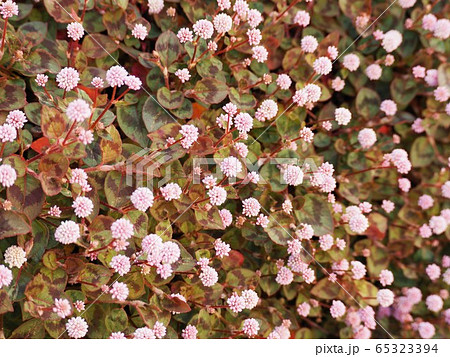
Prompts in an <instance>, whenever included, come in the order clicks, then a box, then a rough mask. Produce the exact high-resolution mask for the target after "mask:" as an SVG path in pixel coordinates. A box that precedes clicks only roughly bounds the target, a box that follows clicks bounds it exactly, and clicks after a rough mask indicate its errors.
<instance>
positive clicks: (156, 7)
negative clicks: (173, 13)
mask: <svg viewBox="0 0 450 357" xmlns="http://www.w3.org/2000/svg"><path fill="white" fill-rule="evenodd" d="M163 8H164V0H148V13H149V14H150V15H152V14H159V13H160V12H161V10H162V9H163Z"/></svg>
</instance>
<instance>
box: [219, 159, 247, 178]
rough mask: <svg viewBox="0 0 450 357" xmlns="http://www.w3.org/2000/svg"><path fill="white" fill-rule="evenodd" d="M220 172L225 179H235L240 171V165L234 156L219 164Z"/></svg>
mask: <svg viewBox="0 0 450 357" xmlns="http://www.w3.org/2000/svg"><path fill="white" fill-rule="evenodd" d="M220 170H221V171H222V172H223V174H224V175H225V176H227V177H236V176H237V175H238V174H239V173H240V172H241V171H242V164H241V162H240V161H239V160H238V159H237V158H235V157H234V156H229V157H227V158H225V159H223V160H222V161H221V162H220Z"/></svg>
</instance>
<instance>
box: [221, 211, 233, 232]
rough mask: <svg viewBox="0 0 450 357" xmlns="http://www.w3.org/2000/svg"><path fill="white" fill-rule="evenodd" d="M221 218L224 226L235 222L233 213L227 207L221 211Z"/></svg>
mask: <svg viewBox="0 0 450 357" xmlns="http://www.w3.org/2000/svg"><path fill="white" fill-rule="evenodd" d="M219 215H220V218H221V219H222V224H223V226H224V228H226V227H228V226H229V225H230V224H231V223H232V222H233V215H232V214H231V212H230V211H229V210H227V209H226V208H224V209H221V210H220V211H219Z"/></svg>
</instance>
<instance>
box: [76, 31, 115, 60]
mask: <svg viewBox="0 0 450 357" xmlns="http://www.w3.org/2000/svg"><path fill="white" fill-rule="evenodd" d="M118 48H119V45H118V44H117V43H116V42H114V41H113V40H112V39H111V38H109V37H108V36H106V35H101V34H98V33H95V34H92V35H87V36H86V37H85V38H84V39H83V45H82V46H81V51H82V52H83V53H84V54H85V55H86V56H87V57H89V58H104V57H106V56H110V53H112V52H114V51H115V50H117V49H118Z"/></svg>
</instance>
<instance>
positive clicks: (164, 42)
mask: <svg viewBox="0 0 450 357" xmlns="http://www.w3.org/2000/svg"><path fill="white" fill-rule="evenodd" d="M155 50H156V51H157V52H158V54H159V58H160V61H161V63H162V65H163V66H164V67H166V68H168V67H169V66H170V65H171V64H172V63H173V62H175V60H176V59H177V58H178V56H179V55H180V54H181V53H182V51H183V46H182V45H181V43H180V40H179V39H178V37H177V35H175V34H174V33H173V32H172V31H166V32H163V33H162V34H161V35H159V37H158V40H157V41H156V44H155Z"/></svg>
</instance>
